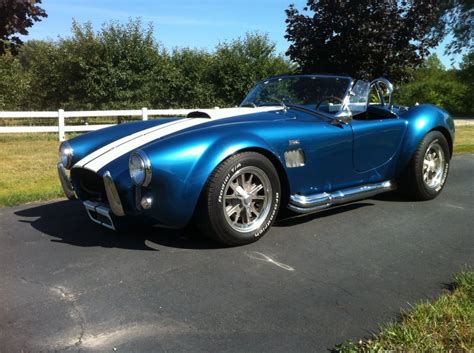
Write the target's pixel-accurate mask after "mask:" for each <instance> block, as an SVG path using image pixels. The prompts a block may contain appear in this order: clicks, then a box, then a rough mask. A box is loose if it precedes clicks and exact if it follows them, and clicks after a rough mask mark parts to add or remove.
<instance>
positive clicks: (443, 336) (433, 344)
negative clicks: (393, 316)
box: [336, 272, 474, 352]
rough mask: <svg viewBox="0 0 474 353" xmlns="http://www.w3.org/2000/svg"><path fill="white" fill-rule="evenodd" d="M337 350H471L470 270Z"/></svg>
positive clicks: (473, 296) (473, 278) (473, 292)
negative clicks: (440, 292)
mask: <svg viewBox="0 0 474 353" xmlns="http://www.w3.org/2000/svg"><path fill="white" fill-rule="evenodd" d="M336 351H339V352H387V351H391V352H473V351H474V272H463V273H460V274H458V275H456V276H455V277H454V285H453V288H452V290H451V291H449V292H447V293H445V294H443V295H442V296H441V297H439V298H438V299H437V300H435V301H434V302H422V303H420V304H418V305H416V306H414V307H413V308H412V309H411V310H410V311H408V312H402V316H401V320H400V321H399V322H394V323H389V324H386V325H383V326H382V327H381V329H380V332H379V333H378V334H376V335H374V336H373V337H372V338H370V339H366V340H361V341H359V342H347V343H344V344H342V345H340V346H338V347H337V348H336Z"/></svg>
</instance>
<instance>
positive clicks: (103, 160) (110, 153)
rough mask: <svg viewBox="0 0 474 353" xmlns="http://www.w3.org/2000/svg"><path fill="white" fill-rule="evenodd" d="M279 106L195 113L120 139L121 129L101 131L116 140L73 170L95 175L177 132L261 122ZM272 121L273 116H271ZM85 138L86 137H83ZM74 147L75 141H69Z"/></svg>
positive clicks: (102, 146)
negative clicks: (84, 169) (83, 170)
mask: <svg viewBox="0 0 474 353" xmlns="http://www.w3.org/2000/svg"><path fill="white" fill-rule="evenodd" d="M282 109H283V108H282V107H281V106H271V107H257V108H243V107H240V108H226V109H203V110H196V111H193V112H191V113H189V114H188V115H187V117H186V118H183V119H167V121H166V122H164V123H157V124H153V125H151V126H150V124H147V125H144V126H143V128H141V129H140V125H138V124H137V125H135V129H132V130H129V131H128V133H126V134H125V135H123V136H120V134H117V133H118V129H120V128H121V127H120V126H114V127H112V128H109V129H106V130H104V131H103V134H104V135H109V134H112V135H115V136H116V139H113V140H112V141H111V139H110V138H108V137H106V136H104V141H107V142H106V143H104V144H101V145H100V146H97V148H95V149H94V150H92V151H90V152H89V153H88V154H87V155H85V156H83V157H82V158H81V159H80V160H79V161H77V162H76V163H75V165H74V167H76V168H86V169H89V170H92V171H94V172H98V171H99V170H100V169H102V168H103V167H104V166H106V165H107V164H109V163H111V162H112V161H114V160H116V159H117V158H119V157H121V156H123V155H125V154H128V153H130V152H132V151H134V150H136V149H139V148H140V147H142V146H144V145H146V144H148V143H151V142H153V141H156V140H158V139H161V138H165V137H168V136H171V135H174V134H176V133H180V132H184V131H189V130H191V129H196V128H201V127H204V126H209V125H214V124H215V123H216V124H217V123H218V124H221V123H227V122H232V121H245V120H247V119H246V117H245V116H246V115H248V120H249V121H258V120H260V119H268V116H267V115H265V113H268V112H273V111H278V110H282ZM273 118H274V116H273ZM236 119H237V120H236ZM94 137H95V138H97V137H100V132H99V131H97V132H96V133H95V135H94ZM84 138H86V136H84ZM71 143H72V145H73V148H74V141H72V142H71Z"/></svg>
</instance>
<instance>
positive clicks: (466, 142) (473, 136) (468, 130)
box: [454, 125, 474, 153]
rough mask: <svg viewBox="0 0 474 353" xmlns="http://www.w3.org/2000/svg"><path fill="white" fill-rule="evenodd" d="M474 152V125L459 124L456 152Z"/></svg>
mask: <svg viewBox="0 0 474 353" xmlns="http://www.w3.org/2000/svg"><path fill="white" fill-rule="evenodd" d="M466 152H474V125H466V126H458V127H457V128H456V139H455V141H454V153H466Z"/></svg>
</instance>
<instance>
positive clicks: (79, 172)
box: [71, 168, 108, 203]
mask: <svg viewBox="0 0 474 353" xmlns="http://www.w3.org/2000/svg"><path fill="white" fill-rule="evenodd" d="M71 178H72V181H73V183H74V189H75V191H76V193H78V194H79V195H78V196H79V197H80V198H81V199H82V200H91V201H97V202H103V203H108V200H107V195H106V193H105V186H104V180H103V179H102V176H100V175H99V174H97V173H95V172H93V171H91V170H88V169H84V168H72V170H71Z"/></svg>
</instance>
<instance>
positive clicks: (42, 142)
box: [0, 134, 63, 206]
mask: <svg viewBox="0 0 474 353" xmlns="http://www.w3.org/2000/svg"><path fill="white" fill-rule="evenodd" d="M58 146H59V142H58V136H57V134H11V135H10V134H8V135H5V134H0V206H13V205H17V204H21V203H26V202H31V201H42V200H50V199H54V198H58V197H62V196H63V194H62V189H61V187H60V184H59V180H58V176H57V171H56V164H57V161H58Z"/></svg>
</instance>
